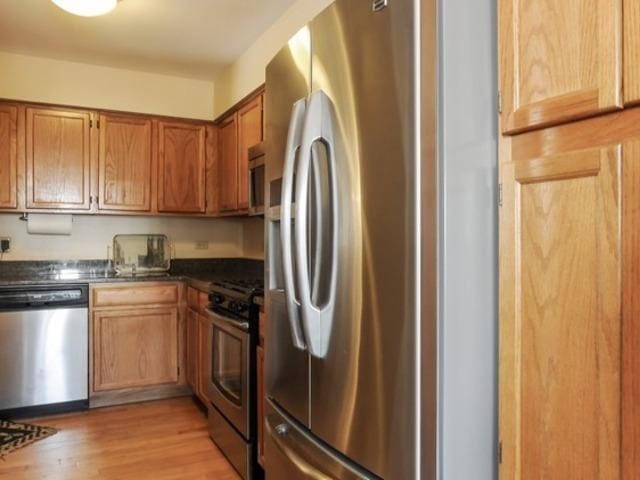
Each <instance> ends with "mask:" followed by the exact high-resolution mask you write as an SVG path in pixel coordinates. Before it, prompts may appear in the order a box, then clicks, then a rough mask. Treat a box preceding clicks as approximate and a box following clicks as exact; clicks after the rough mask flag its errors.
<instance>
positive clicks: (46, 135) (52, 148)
mask: <svg viewBox="0 0 640 480" xmlns="http://www.w3.org/2000/svg"><path fill="white" fill-rule="evenodd" d="M26 116H27V131H26V171H27V201H26V205H27V208H35V209H38V208H43V209H69V210H88V209H89V208H90V207H91V198H90V166H91V147H90V132H91V125H90V121H91V113H90V112H83V111H63V110H53V109H45V108H27V110H26Z"/></svg>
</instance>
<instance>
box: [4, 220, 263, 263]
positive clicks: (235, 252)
mask: <svg viewBox="0 0 640 480" xmlns="http://www.w3.org/2000/svg"><path fill="white" fill-rule="evenodd" d="M248 221H250V220H247V219H244V220H240V219H193V218H179V217H162V218H160V217H104V216H90V215H74V217H73V230H72V234H71V235H69V236H64V235H61V236H56V235H29V234H27V225H26V222H23V221H20V220H19V216H18V215H13V214H2V215H0V237H11V239H12V248H11V252H7V253H6V254H5V255H4V260H82V259H85V260H88V259H104V258H106V256H107V246H108V245H110V244H111V241H112V239H113V236H114V235H116V234H119V233H160V234H165V235H167V236H168V237H169V238H170V239H171V241H172V242H173V243H174V245H175V251H174V253H175V256H176V258H216V257H242V256H245V253H244V251H243V233H244V232H243V222H248ZM203 241H206V242H209V245H208V247H209V248H208V249H207V250H196V242H203ZM249 253H253V254H254V255H253V257H254V258H255V252H249Z"/></svg>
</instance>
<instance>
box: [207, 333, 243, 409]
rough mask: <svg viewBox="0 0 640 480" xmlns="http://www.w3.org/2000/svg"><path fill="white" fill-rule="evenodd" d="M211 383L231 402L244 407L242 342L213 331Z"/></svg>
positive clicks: (226, 334)
mask: <svg viewBox="0 0 640 480" xmlns="http://www.w3.org/2000/svg"><path fill="white" fill-rule="evenodd" d="M212 340H213V358H212V362H213V363H212V368H211V377H212V378H211V381H212V382H213V383H214V385H215V386H216V387H217V388H218V390H220V392H222V393H223V394H224V395H225V396H226V397H227V398H228V399H229V400H230V401H231V402H233V403H235V404H236V405H238V406H242V341H240V340H239V339H237V338H236V337H233V336H231V335H229V334H228V333H226V332H224V331H222V330H218V329H214V330H213V339H212Z"/></svg>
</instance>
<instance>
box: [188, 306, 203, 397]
mask: <svg viewBox="0 0 640 480" xmlns="http://www.w3.org/2000/svg"><path fill="white" fill-rule="evenodd" d="M199 334H200V325H199V319H198V312H196V311H194V310H192V309H190V308H189V309H188V310H187V383H188V384H189V386H190V387H191V388H192V389H193V391H194V393H197V390H198V388H197V387H198V361H199V351H200V348H199V347H200V346H199Z"/></svg>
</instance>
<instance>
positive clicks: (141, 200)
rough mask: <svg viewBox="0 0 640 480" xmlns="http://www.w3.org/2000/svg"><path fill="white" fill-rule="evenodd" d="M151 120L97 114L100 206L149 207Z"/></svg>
mask: <svg viewBox="0 0 640 480" xmlns="http://www.w3.org/2000/svg"><path fill="white" fill-rule="evenodd" d="M151 130H152V129H151V120H150V119H148V118H144V117H124V116H114V115H100V153H99V160H98V163H99V194H98V206H99V208H100V210H124V211H141V212H148V211H150V210H151V172H152V138H151Z"/></svg>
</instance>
